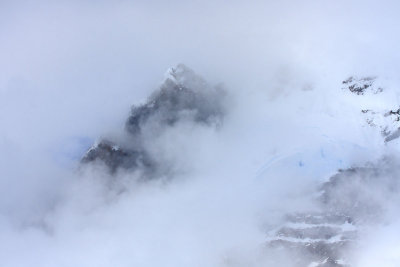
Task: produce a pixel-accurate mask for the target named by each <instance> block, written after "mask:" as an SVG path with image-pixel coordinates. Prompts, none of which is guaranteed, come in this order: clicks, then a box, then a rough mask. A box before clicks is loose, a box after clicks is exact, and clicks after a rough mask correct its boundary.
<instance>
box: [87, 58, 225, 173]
mask: <svg viewBox="0 0 400 267" xmlns="http://www.w3.org/2000/svg"><path fill="white" fill-rule="evenodd" d="M224 96H225V91H224V90H223V89H222V88H221V87H212V86H210V85H209V84H208V83H207V82H206V81H205V80H204V79H203V78H202V77H200V76H198V75H196V74H195V73H194V72H193V70H191V69H189V68H188V67H186V66H185V65H183V64H179V65H178V66H177V67H175V68H171V69H169V70H168V71H167V73H166V78H165V80H164V82H163V83H162V85H161V86H160V88H159V89H158V90H157V91H156V92H154V93H153V94H152V95H151V96H150V98H149V99H148V100H147V102H146V103H144V104H142V105H139V106H133V107H132V110H131V113H130V115H129V117H128V119H127V121H126V124H125V131H126V136H127V139H128V140H124V142H123V143H122V142H119V141H115V140H113V141H111V140H109V139H103V140H100V141H99V142H98V143H97V144H95V145H93V146H92V147H91V148H90V149H89V150H88V151H87V153H86V155H85V156H84V157H83V158H82V163H84V164H88V163H91V162H100V163H103V164H105V165H106V166H107V167H108V168H109V170H110V172H111V173H115V172H116V171H117V170H118V169H120V168H121V169H125V170H127V169H128V170H137V169H141V170H142V171H144V172H146V173H154V172H155V170H156V169H157V164H156V161H155V160H153V158H152V155H151V153H149V151H147V149H146V147H145V145H144V142H143V139H144V138H146V139H151V138H154V137H156V136H157V135H159V134H161V133H162V132H163V131H165V130H167V129H168V128H169V127H174V126H175V125H176V124H177V123H178V122H192V123H195V124H203V125H207V126H209V127H217V126H218V125H220V124H221V123H222V120H223V117H224V113H225V110H224V105H223V99H224Z"/></svg>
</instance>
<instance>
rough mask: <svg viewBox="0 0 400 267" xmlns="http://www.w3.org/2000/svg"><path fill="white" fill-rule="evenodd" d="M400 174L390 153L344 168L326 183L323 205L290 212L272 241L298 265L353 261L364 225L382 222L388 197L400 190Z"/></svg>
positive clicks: (322, 191) (271, 245) (270, 244)
mask: <svg viewBox="0 0 400 267" xmlns="http://www.w3.org/2000/svg"><path fill="white" fill-rule="evenodd" d="M397 174H398V172H397V171H395V170H394V169H393V162H391V160H390V159H383V160H382V162H381V163H380V164H379V166H378V165H374V166H369V167H358V168H350V169H346V170H340V171H339V172H338V173H337V174H335V175H334V176H332V177H331V178H330V179H329V181H327V182H325V183H323V184H322V185H321V187H320V194H319V195H320V196H319V197H318V198H317V199H316V201H317V203H318V205H319V207H320V209H319V210H318V211H310V212H303V213H294V214H288V215H286V218H285V219H284V221H285V223H284V225H283V226H281V227H280V228H278V229H277V230H274V231H273V232H271V233H270V238H269V240H270V241H268V243H267V247H269V248H270V249H275V250H280V251H285V253H288V255H290V256H291V258H293V259H296V260H297V262H295V263H294V264H293V266H305V267H306V266H324V267H327V266H350V265H348V263H347V262H348V256H349V251H351V249H352V248H354V247H355V246H356V245H357V237H358V235H359V231H360V230H359V227H360V226H365V225H373V224H375V223H379V222H380V221H381V220H382V219H383V214H384V207H385V206H386V205H385V201H386V199H390V198H393V197H395V196H396V195H397V194H398V192H399V189H400V186H399V181H398V179H397ZM383 196H384V198H385V199H383V198H382V197H383ZM285 255H286V254H285Z"/></svg>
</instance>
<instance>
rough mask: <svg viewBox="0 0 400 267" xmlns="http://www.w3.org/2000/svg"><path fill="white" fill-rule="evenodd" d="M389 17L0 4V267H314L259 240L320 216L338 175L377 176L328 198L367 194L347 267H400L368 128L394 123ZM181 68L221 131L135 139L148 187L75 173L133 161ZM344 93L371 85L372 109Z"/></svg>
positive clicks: (139, 4)
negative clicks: (97, 152) (104, 156)
mask: <svg viewBox="0 0 400 267" xmlns="http://www.w3.org/2000/svg"><path fill="white" fill-rule="evenodd" d="M397 10H399V4H398V3H397V2H396V1H379V2H377V1H350V2H349V1H326V2H321V1H311V0H310V1H302V2H298V1H289V0H285V1H279V2H274V1H253V2H248V1H229V2H228V1H222V0H218V1H190V2H187V1H168V2H163V1H156V0H154V1H123V0H121V1H97V2H93V1H55V2H54V1H1V3H0V59H1V60H0V237H1V238H0V251H1V252H0V266H13V267H17V266H41V267H42V266H74V267H77V266H85V267H86V266H96V267H99V266H121V267H122V266H160V265H163V266H174V267H176V266H235V267H236V266H237V267H240V266H282V267H283V266H285V267H287V266H307V265H301V264H300V263H296V261H294V256H293V254H291V253H290V252H288V251H286V250H284V251H283V252H276V251H275V250H271V249H270V248H269V246H268V240H269V239H270V238H271V237H270V236H269V233H271V231H272V230H274V229H277V228H279V227H280V225H282V224H284V223H285V218H286V216H287V215H288V214H289V215H290V214H293V213H304V212H316V211H318V212H319V211H320V210H321V209H324V208H325V207H326V206H328V207H330V206H329V205H331V203H330V202H329V203H328V204H326V203H324V205H326V206H324V208H321V204H320V202H319V200H318V194H319V193H318V192H319V190H320V188H321V184H323V183H326V182H329V181H330V180H329V179H330V178H331V177H332V176H333V175H335V174H337V173H338V171H339V169H341V170H346V169H349V168H372V169H373V170H377V171H376V172H374V173H373V174H369V172H367V174H365V172H360V173H358V172H356V174H354V175H353V174H351V175H348V176H349V177H350V178H349V179H355V180H354V181H357V182H352V183H349V186H347V185H346V186H345V187H344V188H345V189H343V188H342V189H340V191H339V193H337V192H336V191H332V192H333V193H332V195H333V196H336V194H338V196H337V198H338V199H341V198H342V197H343V196H344V195H341V192H342V191H345V192H353V191H352V190H353V189H354V188H353V187H354V186H355V187H356V188H360V192H361V193H360V194H361V196H362V198H361V199H362V200H360V203H364V202H363V199H373V200H374V201H375V202H373V203H375V204H376V205H375V206H374V207H375V208H376V209H377V210H378V212H377V213H376V214H379V215H380V216H376V220H370V219H369V218H367V217H363V216H360V217H357V219H358V221H357V223H358V224H357V225H360V227H359V228H360V230H359V235H360V238H359V239H358V240H359V242H358V243H357V244H356V245H355V246H354V247H352V249H351V251H350V253H349V256H348V258H347V259H348V261H349V262H348V264H349V265H340V266H360V267H361V266H362V267H365V266H377V265H380V266H398V265H399V262H400V252H399V250H398V248H399V245H400V243H399V241H398V240H396V238H395V236H396V234H397V233H398V229H399V228H398V226H399V219H400V218H399V215H398V214H399V213H398V208H397V206H398V203H399V202H398V201H399V199H398V196H397V194H398V188H397V183H398V182H397V179H398V178H397V177H398V171H399V170H398V167H397V166H398V162H399V159H398V157H397V156H395V155H396V154H397V153H398V140H394V141H391V142H385V141H384V138H382V132H384V130H386V131H389V130H392V128H390V127H389V128H388V127H386V124H385V123H386V120H387V118H390V117H388V116H382V118H381V117H376V118H375V117H373V120H372V119H371V118H370V117H368V116H377V115H375V114H376V113H373V112H380V111H382V112H388V110H397V109H398V108H399V105H400V104H399V102H400V101H399V100H400V98H399V90H398V88H399V86H400V81H399V78H398V70H399V67H400V66H399V62H400V61H399V59H400V53H399V49H398V42H399V37H398V36H397V32H399V31H400V21H399V19H398V14H397ZM181 63H183V64H185V65H186V66H188V67H189V68H190V69H192V70H193V71H194V72H195V73H196V75H199V76H201V77H203V78H204V80H205V81H206V82H207V84H208V85H209V86H210V88H223V91H224V93H225V96H224V98H223V99H222V100H221V103H219V102H218V105H221V106H223V116H221V121H220V122H219V123H216V124H213V123H198V122H197V121H196V120H194V119H193V118H192V117H191V116H193V115H192V114H191V113H188V114H184V115H185V117H184V116H182V115H181V114H180V113H179V116H178V119H177V120H176V122H174V123H173V124H171V125H167V126H166V125H164V124H162V123H160V121H159V120H153V123H152V124H151V123H148V124H146V125H145V126H146V127H145V128H143V129H144V132H145V133H147V134H144V135H143V136H142V137H140V139H139V140H140V142H139V143H140V146H141V148H144V149H145V150H146V152H147V153H149V154H150V156H151V157H152V159H153V160H154V162H156V166H157V172H156V174H155V175H153V176H152V177H151V178H149V179H147V178H148V177H147V176H146V175H144V174H143V173H144V169H143V168H142V169H141V168H138V169H136V170H135V171H130V170H129V169H126V170H125V169H119V170H118V171H117V172H115V173H110V172H109V171H108V169H107V166H105V165H104V164H102V163H101V162H100V163H99V162H95V163H90V164H82V161H81V160H82V158H83V157H84V156H85V154H86V153H87V151H88V150H89V149H90V148H91V147H92V146H93V144H96V143H98V142H101V140H111V141H112V142H114V143H117V144H119V145H121V146H128V147H129V146H132V143H131V141H132V139H130V137H129V136H128V134H127V133H126V121H127V119H128V117H129V116H130V114H131V106H132V105H134V106H140V105H144V104H146V103H148V101H149V97H151V96H152V94H154V92H157V90H159V88H160V86H162V84H163V83H164V82H165V79H167V78H166V77H168V71H169V70H170V68H176V67H177V66H179V65H178V64H181ZM350 76H358V77H365V76H368V77H377V78H376V81H375V82H374V86H376V88H381V87H382V88H383V92H382V93H380V94H365V95H362V96H359V95H355V94H352V93H351V92H349V91H348V90H347V89H346V88H345V89H346V90H345V89H343V87H344V84H343V83H342V81H344V80H346V79H348V78H349V77H350ZM214 100H215V97H214V95H212V96H211V97H209V98H208V100H207V101H208V102H210V101H214ZM215 101H216V100H215ZM362 110H371V112H370V113H368V112H361V111H362ZM371 114H372V115H371ZM385 114H386V113H385ZM365 116H367V117H366V118H365ZM368 122H370V123H368ZM146 123H147V122H146ZM395 123H396V122H395ZM371 125H372V126H371ZM396 125H397V124H394V126H393V132H394V131H395V130H396V129H397V128H396V127H397V126H396ZM379 127H380V128H379ZM385 127H386V128H385ZM393 132H391V134H393ZM127 136H128V137H127ZM388 159H390V160H388ZM371 166H372V167H371ZM344 173H345V174H346V175H347V172H344ZM340 177H341V176H340ZM346 177H347V176H346ZM354 177H356V178H354ZM364 177H375V178H373V179H372V178H371V179H372V180H370V179H369V178H368V179H367V178H364ZM365 179H367V181H368V182H367V183H366V184H364V180H365ZM374 179H375V180H374ZM376 179H377V181H378V182H377V181H376ZM352 181H353V180H352ZM370 181H372V182H370ZM358 182H359V183H360V184H361V185H360V186H358ZM394 185H396V186H394ZM338 188H340V187H338ZM347 189H348V190H347ZM346 190H347V191H346ZM356 191H357V190H356ZM357 192H358V191H357ZM363 194H365V195H363ZM346 203H352V200H348V201H346ZM361 205H362V204H361ZM335 208H337V207H335ZM369 211H370V210H369ZM374 214H375V213H374ZM355 217H356V216H355ZM303 257H304V258H306V257H308V256H307V255H301V256H300V258H303ZM346 264H347V263H346ZM309 266H328V265H309ZM335 266H336V265H335Z"/></svg>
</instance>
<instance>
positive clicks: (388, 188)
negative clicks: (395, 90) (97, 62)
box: [82, 64, 400, 267]
mask: <svg viewBox="0 0 400 267" xmlns="http://www.w3.org/2000/svg"><path fill="white" fill-rule="evenodd" d="M342 85H343V86H342V93H343V94H345V95H349V97H350V98H351V97H353V99H357V98H358V99H360V101H358V100H357V101H356V102H357V105H359V107H360V110H359V112H360V113H361V114H362V115H363V116H364V119H365V122H360V123H361V124H365V126H366V127H373V128H375V129H376V131H379V132H380V133H381V135H382V146H385V145H386V143H387V142H390V141H392V140H394V139H396V138H398V137H399V136H400V134H399V132H400V131H399V127H400V123H399V120H400V119H399V118H400V113H399V109H395V110H393V104H391V106H390V105H389V106H387V107H386V106H385V105H382V104H381V105H376V103H375V102H374V98H376V97H379V96H380V95H381V94H385V93H386V89H385V88H384V87H383V86H382V85H380V84H379V83H378V82H377V78H376V77H363V78H357V77H350V78H348V79H346V80H345V81H343V82H342ZM338 90H340V88H338ZM225 94H226V92H225V91H224V90H223V89H221V88H219V87H212V86H210V85H209V84H208V83H207V82H206V81H205V80H204V79H203V78H201V77H200V76H198V75H196V74H195V73H194V72H193V70H191V69H189V68H188V67H186V66H184V65H183V64H180V65H178V66H176V67H174V68H170V69H169V70H168V71H167V73H166V75H165V80H164V82H163V83H162V84H161V86H160V88H159V89H158V90H157V91H155V92H154V93H153V94H152V95H151V96H150V97H149V99H148V100H147V102H146V103H144V104H142V105H139V106H134V107H133V108H132V111H131V114H130V115H129V117H128V119H127V121H126V125H125V136H126V137H125V139H123V141H119V142H118V141H114V140H108V139H102V140H100V141H99V142H97V143H96V144H95V145H93V146H92V147H91V148H90V149H89V150H88V151H87V153H86V155H84V157H83V158H82V163H83V164H85V165H87V164H93V163H96V164H104V165H105V166H107V168H108V169H109V171H110V172H111V173H112V174H113V173H116V172H117V171H118V170H120V169H124V170H126V171H131V172H135V171H140V172H141V175H142V176H143V177H147V178H148V177H152V178H154V177H157V176H163V175H165V173H166V172H167V169H165V168H163V163H162V162H160V160H159V159H157V155H155V154H152V152H151V151H150V150H148V148H147V147H146V144H147V142H149V141H150V142H151V141H152V139H155V138H157V136H159V135H160V134H162V132H163V131H165V130H166V129H168V128H171V127H174V125H176V124H179V123H181V122H188V121H189V122H191V123H194V124H200V125H203V126H205V127H213V128H216V129H217V128H218V127H224V126H223V118H224V115H225V114H226V112H227V111H226V109H225V107H224V97H225ZM354 97H356V98H354ZM363 98H364V99H363ZM371 98H372V101H371ZM360 103H361V104H360ZM325 150H326V149H325ZM328 151H329V150H328ZM304 153H305V151H303V152H302V153H301V154H299V155H300V156H301V157H302V158H303V159H300V158H299V159H295V161H298V162H299V168H301V167H303V165H304V162H303V161H304V157H305V155H307V153H306V154H304ZM329 153H330V152H328V154H329ZM339 153H340V152H339ZM320 154H321V156H322V159H318V157H319V156H316V155H313V154H311V156H310V157H309V158H308V159H307V160H308V162H310V161H311V162H312V161H314V162H315V164H327V163H328V161H329V160H330V159H329V156H328V157H327V156H326V155H325V154H326V152H324V150H322V148H321V152H320ZM296 155H297V156H296ZM299 155H298V154H294V157H295V158H296V157H300V156H299ZM291 157H293V156H291ZM336 157H340V155H336ZM288 159H289V161H288ZM275 161H277V162H279V161H282V164H283V165H282V166H281V167H283V168H285V164H286V166H287V167H289V166H290V165H291V163H290V157H289V158H287V157H286V158H285V157H284V158H281V159H277V160H275ZM317 162H319V163H317ZM275 163H276V162H275ZM275 163H274V164H275ZM270 164H272V163H269V164H267V165H270ZM395 165H396V164H395V161H394V160H393V159H390V158H383V159H381V160H380V161H379V162H372V163H371V162H365V164H362V165H361V166H352V167H346V168H345V169H337V173H336V174H334V175H333V176H331V177H330V178H329V179H328V180H327V181H325V182H322V183H321V184H320V185H319V186H318V189H317V191H316V192H314V195H315V197H314V198H313V206H314V208H313V209H310V210H307V211H304V210H302V211H298V212H296V211H295V212H293V213H288V214H285V215H284V217H283V218H282V220H281V225H275V226H274V228H272V229H269V230H268V231H267V232H266V233H265V252H264V253H265V254H266V255H274V256H271V257H270V258H269V260H267V262H269V263H270V264H280V263H279V262H274V261H276V260H277V259H279V257H276V254H282V255H286V256H288V257H289V258H290V259H292V260H291V262H290V263H289V264H290V266H306V267H318V266H319V267H322V266H326V267H328V266H351V262H352V258H351V257H352V251H354V249H355V248H357V247H358V246H359V243H358V242H359V236H360V235H362V234H363V231H365V229H366V228H368V227H371V226H373V225H376V224H379V223H381V222H382V221H383V219H384V213H385V206H384V204H385V201H383V200H382V199H379V198H377V197H376V191H379V192H380V193H381V194H385V197H388V198H395V195H396V194H397V192H398V190H399V189H400V188H399V183H398V181H397V178H396V177H397V171H395V170H394V168H395V167H394V166H395ZM333 166H335V165H333ZM336 166H337V167H340V166H341V165H336ZM269 167H270V166H268V168H269ZM266 168H267V167H266V166H264V167H263V168H261V172H263V169H264V171H265V169H266ZM320 169H321V168H320ZM322 169H323V168H322ZM322 169H321V170H322ZM395 169H396V168H395ZM314 170H315V167H314ZM321 180H322V179H321ZM267 258H268V257H267Z"/></svg>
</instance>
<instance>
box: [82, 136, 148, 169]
mask: <svg viewBox="0 0 400 267" xmlns="http://www.w3.org/2000/svg"><path fill="white" fill-rule="evenodd" d="M94 161H99V162H102V163H104V164H105V165H106V166H107V167H108V168H109V170H110V171H111V172H112V173H114V172H115V171H116V170H117V168H124V169H129V168H140V169H142V170H148V169H151V168H152V167H153V165H154V163H153V162H152V161H151V159H150V157H149V156H148V155H147V153H146V152H145V151H141V150H137V151H135V150H129V149H123V148H120V147H118V146H117V145H116V144H114V143H112V142H110V141H107V140H102V141H101V142H100V143H99V144H97V145H95V146H93V147H92V148H90V149H89V150H88V152H86V155H85V157H83V159H82V163H90V162H94Z"/></svg>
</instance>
